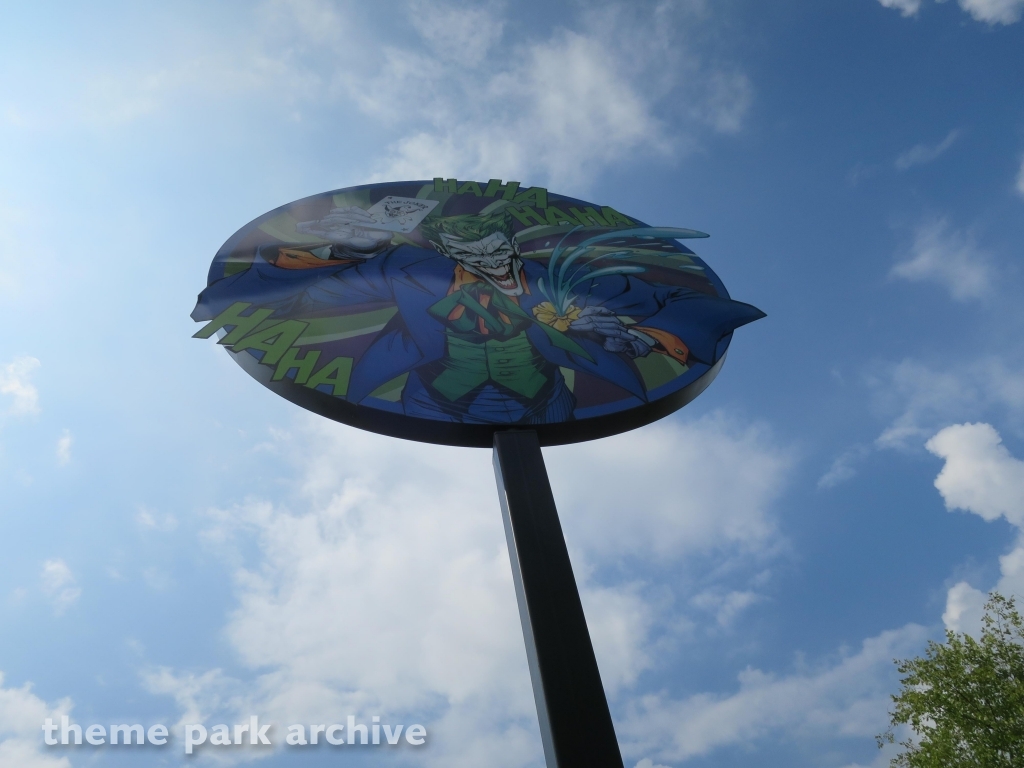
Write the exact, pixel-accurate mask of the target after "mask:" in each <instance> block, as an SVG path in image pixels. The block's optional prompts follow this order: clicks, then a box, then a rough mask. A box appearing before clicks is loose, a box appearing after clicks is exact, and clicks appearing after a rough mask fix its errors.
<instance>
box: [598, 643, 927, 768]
mask: <svg viewBox="0 0 1024 768" xmlns="http://www.w3.org/2000/svg"><path fill="white" fill-rule="evenodd" d="M926 636H927V632H926V630H925V629H924V628H923V627H919V626H917V625H913V624H909V625H907V626H906V627H903V628H902V629H898V630H890V631H886V632H882V633H881V634H880V635H878V636H876V637H872V638H868V639H867V640H865V641H864V642H863V643H862V645H861V648H860V650H859V651H858V652H857V653H855V654H853V655H849V656H844V657H843V658H841V659H840V660H839V661H838V662H837V663H834V664H831V665H822V666H821V667H819V668H818V669H814V670H801V671H798V672H796V673H794V674H791V675H786V676H777V675H773V674H768V673H765V672H762V671H761V670H758V669H751V668H748V669H746V670H744V671H743V672H741V673H740V675H739V677H738V682H739V689H738V690H737V691H736V692H735V693H734V694H732V695H729V696H715V695H712V694H698V695H695V696H691V697H689V698H686V699H673V698H671V697H670V696H668V695H667V694H664V693H658V694H651V695H647V696H643V697H641V698H640V699H638V700H637V701H636V702H635V703H634V704H633V705H632V706H631V707H630V712H629V717H628V718H627V720H626V722H625V723H624V724H622V726H621V727H619V728H618V729H617V731H618V733H619V738H620V740H621V741H622V742H623V743H624V751H625V752H626V753H628V754H644V755H649V756H651V757H653V758H654V759H657V760H665V761H668V762H681V761H684V760H686V759H688V758H691V757H695V756H699V755H705V754H708V753H709V752H711V751H712V750H714V749H716V748H718V747H722V746H726V745H731V744H741V743H747V744H749V743H750V742H752V741H753V740H755V739H758V738H762V737H765V736H768V735H774V736H776V737H778V736H779V735H781V734H786V735H789V736H794V737H797V738H799V739H800V740H801V741H805V742H806V741H808V740H809V739H814V738H816V737H817V738H827V739H830V740H834V739H835V737H836V736H837V735H839V736H850V737H864V738H870V737H871V736H873V735H874V734H876V733H880V732H881V731H883V730H884V729H885V726H886V720H887V717H886V711H887V709H888V704H889V696H888V693H889V691H890V690H891V689H892V686H893V682H894V678H895V674H894V671H895V670H894V667H893V664H892V659H893V658H894V657H898V656H906V655H910V654H912V653H915V652H917V651H918V650H919V647H920V645H921V644H922V643H923V642H924V640H925V638H926Z"/></svg>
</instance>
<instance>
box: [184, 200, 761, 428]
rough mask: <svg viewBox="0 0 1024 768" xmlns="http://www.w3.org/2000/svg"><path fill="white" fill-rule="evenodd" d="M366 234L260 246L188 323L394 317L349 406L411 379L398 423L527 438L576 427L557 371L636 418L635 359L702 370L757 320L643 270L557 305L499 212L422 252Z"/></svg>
mask: <svg viewBox="0 0 1024 768" xmlns="http://www.w3.org/2000/svg"><path fill="white" fill-rule="evenodd" d="M368 219H369V220H368ZM372 221H373V220H372V219H371V218H370V217H369V216H368V215H367V214H366V213H365V211H362V210H361V209H358V208H344V209H334V210H332V211H331V212H330V213H329V214H328V215H327V216H325V217H324V218H323V219H321V220H319V221H316V222H306V223H303V224H300V225H299V226H298V228H299V231H301V232H304V233H306V234H313V235H315V236H317V237H321V238H323V239H324V240H325V241H327V243H328V245H325V246H321V247H318V248H317V247H313V248H311V247H309V246H276V245H275V246H264V247H263V248H261V249H260V250H259V252H258V253H257V254H256V256H255V258H254V261H253V264H252V266H251V267H250V268H249V269H247V270H245V271H244V272H241V273H238V274H235V275H231V276H229V277H225V278H223V279H222V280H219V281H217V282H215V283H213V284H212V285H210V286H209V287H208V288H207V289H206V290H205V291H203V293H202V294H200V297H199V302H198V304H197V306H196V309H195V311H194V312H193V314H192V317H193V319H195V320H210V319H212V318H213V317H214V316H216V315H217V313H219V312H220V311H222V310H223V309H224V308H225V307H227V306H229V305H231V304H232V303H233V302H235V301H239V300H244V301H250V302H253V303H255V304H256V305H258V306H261V307H264V308H272V309H274V315H273V317H274V318H296V319H299V318H303V317H311V316H316V315H318V314H323V313H325V312H329V311H330V310H335V311H336V310H338V309H343V308H346V307H356V306H362V305H380V304H388V305H393V306H395V307H396V308H397V310H398V311H397V314H396V315H395V316H394V317H393V318H392V320H391V322H389V323H388V324H387V326H386V327H384V328H383V329H382V330H381V331H380V332H379V334H378V335H377V337H376V338H375V339H374V340H373V342H372V343H371V344H370V345H369V347H368V348H366V350H365V352H363V353H362V354H361V356H360V357H359V359H358V360H356V362H355V364H354V366H353V368H352V372H351V378H350V382H349V386H348V389H347V392H346V398H347V399H348V400H350V401H352V402H355V403H360V402H363V401H364V400H365V399H366V398H367V397H369V396H370V394H371V393H372V392H374V391H375V390H377V389H378V388H379V387H380V386H381V385H383V384H385V383H387V382H389V381H391V380H393V379H395V378H396V377H399V376H401V375H403V374H407V376H408V378H407V380H406V383H405V387H404V389H403V390H402V396H401V408H402V411H403V412H404V413H405V414H406V415H409V416H419V417H423V418H429V419H434V420H443V421H454V422H462V423H476V424H523V425H530V424H543V423H552V422H558V421H566V420H570V419H572V418H573V417H574V413H573V412H574V409H575V406H576V401H575V398H574V396H573V394H572V392H571V391H570V388H569V387H568V386H567V384H566V381H565V378H564V376H563V374H562V370H561V369H568V370H572V371H580V372H583V373H586V374H590V375H592V376H596V377H599V378H601V379H603V380H605V381H607V382H609V383H611V384H614V385H615V386H617V387H619V388H620V389H621V390H623V391H624V394H625V395H626V397H627V398H628V400H629V401H631V402H629V403H628V405H635V404H639V403H642V402H646V401H647V390H646V388H645V386H644V384H643V381H642V379H641V377H640V376H639V374H638V373H637V371H636V369H635V368H634V367H633V366H632V365H631V364H630V362H629V360H630V358H636V357H643V356H646V355H649V354H652V353H653V354H663V355H668V356H670V357H673V358H674V359H676V360H678V361H679V362H681V363H687V362H691V363H692V362H699V363H706V364H708V365H710V364H713V363H714V362H716V360H717V352H716V350H717V346H718V342H719V341H720V340H721V339H722V338H723V337H724V336H725V335H727V334H728V333H731V332H732V331H733V330H734V329H735V328H737V327H739V326H740V325H743V324H745V323H748V322H750V321H752V320H756V319H758V318H759V317H762V316H763V313H761V312H760V311H759V310H757V309H756V308H754V307H751V306H750V305H747V304H741V303H739V302H734V301H731V300H730V299H724V298H719V297H716V296H711V295H708V294H704V293H700V292H697V291H693V290H689V289H686V288H679V287H669V286H661V285H655V284H650V283H647V282H645V281H643V280H641V279H640V278H638V277H636V275H635V274H632V273H635V272H637V271H643V270H642V268H639V267H624V268H618V269H616V268H604V269H592V268H591V267H590V266H589V264H588V265H585V266H580V267H578V268H577V269H576V270H575V271H574V272H573V273H572V274H573V276H574V277H573V282H572V286H571V287H572V291H571V294H569V293H568V290H566V291H564V292H563V294H559V295H558V299H556V300H554V301H553V300H552V298H553V296H554V293H557V290H554V289H555V288H556V286H553V285H552V282H553V280H552V278H553V275H554V271H553V270H551V271H550V274H549V273H548V272H547V271H546V268H545V266H544V265H543V264H541V263H539V262H537V261H533V260H524V259H523V258H522V257H521V254H520V250H519V244H518V242H517V241H516V237H515V234H514V230H513V226H512V217H511V215H510V214H508V213H507V212H498V213H493V214H479V215H460V216H447V217H446V216H432V217H429V218H427V219H425V220H424V221H423V222H422V223H421V224H420V227H419V230H420V233H421V234H422V235H423V236H424V237H426V239H427V241H428V242H429V243H430V246H431V247H430V248H422V247H417V246H414V245H409V244H402V245H398V246H395V245H393V244H392V242H391V240H392V235H391V233H390V232H385V231H382V230H379V229H378V230H374V229H373V228H372V227H373V223H372ZM644 232H645V233H646V232H656V230H653V229H650V230H644ZM616 234H618V235H619V236H621V234H622V233H621V232H620V233H613V234H611V235H605V236H602V237H606V238H607V237H615V236H616ZM552 258H553V257H552ZM551 266H553V265H551ZM546 280H547V282H545V281H546ZM553 290H554V293H553ZM622 317H627V318H629V319H630V320H632V321H634V322H633V323H632V324H630V325H629V326H627V324H626V323H625V322H624V321H623V320H622ZM374 405H377V404H376V403H374Z"/></svg>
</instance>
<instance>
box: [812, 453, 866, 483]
mask: <svg viewBox="0 0 1024 768" xmlns="http://www.w3.org/2000/svg"><path fill="white" fill-rule="evenodd" d="M870 452H871V449H869V448H868V447H866V446H863V445H858V446H854V447H853V448H850V449H849V450H846V451H843V453H841V454H840V455H839V456H838V457H837V458H836V460H835V461H833V462H832V466H831V467H829V469H828V472H826V473H825V474H824V475H822V476H821V477H820V478H818V487H819V488H834V487H835V486H837V485H839V484H840V483H843V482H846V481H847V480H850V479H851V478H853V477H854V476H856V474H857V464H858V463H860V462H861V461H862V460H863V459H864V457H866V456H867V455H868V454H869V453H870Z"/></svg>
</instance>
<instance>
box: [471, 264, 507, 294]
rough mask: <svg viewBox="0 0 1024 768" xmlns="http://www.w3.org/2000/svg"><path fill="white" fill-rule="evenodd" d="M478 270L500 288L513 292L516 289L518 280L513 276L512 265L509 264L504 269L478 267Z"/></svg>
mask: <svg viewBox="0 0 1024 768" xmlns="http://www.w3.org/2000/svg"><path fill="white" fill-rule="evenodd" d="M478 269H479V270H480V271H481V272H483V273H484V274H485V275H487V276H488V277H489V278H491V280H493V281H494V284H495V285H497V286H498V287H499V288H502V289H505V290H512V289H513V288H515V287H516V279H515V278H514V277H513V276H512V265H511V264H507V265H505V266H503V267H494V268H489V267H478Z"/></svg>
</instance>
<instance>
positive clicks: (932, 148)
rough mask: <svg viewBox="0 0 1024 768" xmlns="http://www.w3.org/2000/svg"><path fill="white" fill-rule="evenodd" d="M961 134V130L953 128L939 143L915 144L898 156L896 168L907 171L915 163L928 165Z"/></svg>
mask: <svg viewBox="0 0 1024 768" xmlns="http://www.w3.org/2000/svg"><path fill="white" fill-rule="evenodd" d="M959 136H960V131H958V130H952V131H950V132H949V133H948V134H947V135H946V138H944V139H943V140H942V141H940V142H939V143H938V144H915V145H914V146H913V147H911V148H910V149H908V150H907V151H906V152H902V153H900V155H899V156H898V157H897V158H896V163H895V165H896V169H897V170H900V171H905V170H907V169H908V168H913V167H914V166H915V165H927V164H928V163H930V162H932V161H933V160H936V159H937V158H938V157H939V156H940V155H942V154H943V153H945V151H946V150H947V149H949V148H950V147H952V146H953V143H954V142H955V141H956V140H957V138H958V137H959Z"/></svg>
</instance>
